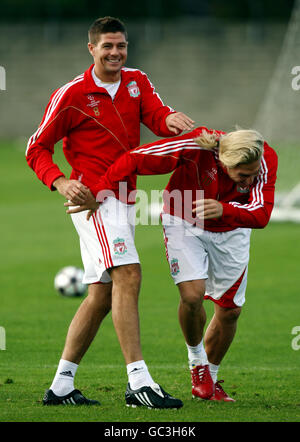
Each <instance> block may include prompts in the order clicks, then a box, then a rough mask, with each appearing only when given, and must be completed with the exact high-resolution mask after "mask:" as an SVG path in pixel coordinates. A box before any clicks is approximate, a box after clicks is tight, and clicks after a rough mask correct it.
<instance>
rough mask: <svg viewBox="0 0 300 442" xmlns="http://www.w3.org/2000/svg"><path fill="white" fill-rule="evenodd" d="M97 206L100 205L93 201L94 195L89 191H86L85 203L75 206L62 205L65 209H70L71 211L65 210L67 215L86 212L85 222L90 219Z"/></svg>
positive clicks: (69, 203)
mask: <svg viewBox="0 0 300 442" xmlns="http://www.w3.org/2000/svg"><path fill="white" fill-rule="evenodd" d="M99 205H100V204H99V203H98V202H97V201H96V199H95V197H94V195H93V194H92V192H91V191H90V189H88V191H87V193H86V196H85V201H84V202H83V203H81V204H75V203H73V202H67V203H64V206H65V207H71V209H68V210H67V213H68V214H71V213H78V212H83V211H84V210H88V213H87V215H86V219H87V221H88V220H89V219H90V217H91V216H92V215H93V213H94V212H96V210H97V209H98V207H99Z"/></svg>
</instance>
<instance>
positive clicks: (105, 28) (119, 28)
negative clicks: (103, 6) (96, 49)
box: [88, 17, 128, 45]
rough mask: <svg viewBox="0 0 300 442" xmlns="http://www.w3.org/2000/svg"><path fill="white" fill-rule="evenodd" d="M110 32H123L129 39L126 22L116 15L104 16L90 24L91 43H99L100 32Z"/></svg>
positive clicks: (89, 35)
mask: <svg viewBox="0 0 300 442" xmlns="http://www.w3.org/2000/svg"><path fill="white" fill-rule="evenodd" d="M108 32H113V33H116V32H121V33H122V34H124V36H125V39H126V40H127V39H128V35H127V31H126V28H125V25H124V23H123V22H122V21H121V20H119V19H118V18H114V17H104V18H97V20H95V21H94V23H93V24H92V25H91V26H90V28H89V32H88V37H89V41H90V43H92V44H94V45H96V44H97V43H98V40H99V37H100V34H107V33H108Z"/></svg>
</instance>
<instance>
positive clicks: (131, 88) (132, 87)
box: [127, 81, 140, 98]
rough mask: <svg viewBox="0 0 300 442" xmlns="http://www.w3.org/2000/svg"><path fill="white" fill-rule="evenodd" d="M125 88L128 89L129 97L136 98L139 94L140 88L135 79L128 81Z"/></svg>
mask: <svg viewBox="0 0 300 442" xmlns="http://www.w3.org/2000/svg"><path fill="white" fill-rule="evenodd" d="M127 89H128V92H129V95H130V96H131V97H135V98H136V97H138V96H139V95H140V90H139V87H138V85H137V83H136V81H131V82H130V83H128V84H127Z"/></svg>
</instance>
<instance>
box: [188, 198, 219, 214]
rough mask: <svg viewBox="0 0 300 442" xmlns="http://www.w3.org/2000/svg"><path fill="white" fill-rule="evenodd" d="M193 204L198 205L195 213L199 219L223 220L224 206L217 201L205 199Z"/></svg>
mask: <svg viewBox="0 0 300 442" xmlns="http://www.w3.org/2000/svg"><path fill="white" fill-rule="evenodd" d="M193 204H195V205H196V207H195V209H193V213H195V214H196V216H197V218H199V219H212V218H221V216H222V215H223V206H222V204H221V203H220V202H219V201H217V200H212V199H203V200H197V201H194V202H193Z"/></svg>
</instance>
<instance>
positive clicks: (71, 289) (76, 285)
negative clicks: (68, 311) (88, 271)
mask: <svg viewBox="0 0 300 442" xmlns="http://www.w3.org/2000/svg"><path fill="white" fill-rule="evenodd" d="M83 273H84V272H83V270H82V269H80V268H78V267H74V266H67V267H64V268H62V269H61V270H60V271H59V272H58V273H57V274H56V275H55V278H54V287H55V289H56V290H57V291H58V292H59V293H60V294H61V295H63V296H70V297H74V296H82V295H84V293H85V291H86V288H87V286H86V284H83V282H82V278H83Z"/></svg>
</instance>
